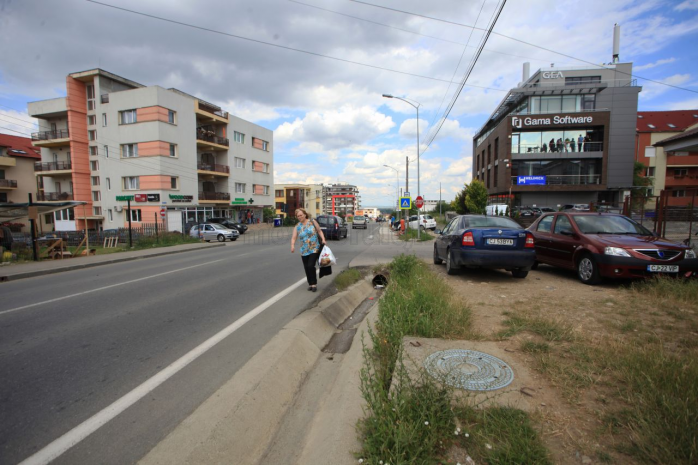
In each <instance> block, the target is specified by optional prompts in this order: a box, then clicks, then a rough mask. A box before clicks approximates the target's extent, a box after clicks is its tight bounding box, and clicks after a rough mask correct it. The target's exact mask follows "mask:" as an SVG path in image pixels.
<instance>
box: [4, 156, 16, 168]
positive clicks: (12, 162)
mask: <svg viewBox="0 0 698 465" xmlns="http://www.w3.org/2000/svg"><path fill="white" fill-rule="evenodd" d="M0 166H17V160H15V157H8V156H5V155H0Z"/></svg>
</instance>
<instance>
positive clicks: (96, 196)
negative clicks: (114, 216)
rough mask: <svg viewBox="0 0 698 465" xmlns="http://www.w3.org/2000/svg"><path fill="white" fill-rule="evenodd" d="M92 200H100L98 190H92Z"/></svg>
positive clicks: (100, 196)
mask: <svg viewBox="0 0 698 465" xmlns="http://www.w3.org/2000/svg"><path fill="white" fill-rule="evenodd" d="M92 200H94V201H95V202H99V201H100V200H102V193H101V192H100V191H92Z"/></svg>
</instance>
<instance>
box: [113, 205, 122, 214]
mask: <svg viewBox="0 0 698 465" xmlns="http://www.w3.org/2000/svg"><path fill="white" fill-rule="evenodd" d="M123 209H124V207H122V206H121V205H116V206H115V207H114V211H116V212H120V211H123Z"/></svg>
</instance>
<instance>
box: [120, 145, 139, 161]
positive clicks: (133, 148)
mask: <svg viewBox="0 0 698 465" xmlns="http://www.w3.org/2000/svg"><path fill="white" fill-rule="evenodd" d="M121 156H122V157H123V158H136V157H138V144H125V145H122V146H121Z"/></svg>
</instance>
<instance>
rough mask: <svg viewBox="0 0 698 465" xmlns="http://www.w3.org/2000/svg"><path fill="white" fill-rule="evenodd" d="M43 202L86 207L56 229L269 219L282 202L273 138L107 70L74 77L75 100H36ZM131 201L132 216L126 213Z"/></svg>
mask: <svg viewBox="0 0 698 465" xmlns="http://www.w3.org/2000/svg"><path fill="white" fill-rule="evenodd" d="M28 110H29V114H30V115H31V116H33V117H34V118H37V119H38V120H39V126H40V131H39V132H37V133H34V134H32V143H33V144H34V146H36V147H39V148H40V149H41V162H39V163H37V164H36V171H37V176H38V180H39V183H38V193H37V200H41V201H49V202H51V201H61V200H79V201H85V202H87V205H86V209H84V210H85V211H86V214H83V212H82V210H83V209H82V208H81V209H76V210H75V211H74V212H72V211H71V212H56V214H55V216H56V218H55V219H56V222H55V227H56V229H57V230H75V229H82V228H83V227H84V225H85V222H86V224H87V228H88V229H112V228H117V227H123V226H125V225H126V224H128V220H129V218H130V219H131V221H132V223H135V224H136V225H138V224H140V223H152V222H154V221H156V220H158V221H160V220H161V219H160V218H161V212H164V215H165V216H166V218H167V228H168V230H172V231H174V230H181V228H183V227H184V224H185V223H193V222H201V221H205V220H206V219H208V218H210V217H214V216H216V217H231V218H236V219H238V218H241V217H242V216H243V215H245V214H246V212H247V211H248V210H252V211H253V212H254V216H255V218H258V219H262V208H264V207H271V206H272V205H273V198H272V195H273V193H272V186H273V185H274V182H273V158H274V157H273V132H272V131H270V130H268V129H266V128H263V127H261V126H258V125H256V124H253V123H250V122H248V121H245V120H243V119H241V118H237V117H235V116H233V115H230V114H229V113H228V112H226V111H223V110H222V109H221V108H220V107H219V106H217V105H214V104H211V103H209V102H206V101H204V100H202V99H200V98H197V97H195V96H192V95H189V94H187V93H185V92H182V91H179V90H177V89H164V88H162V87H160V86H144V85H142V84H139V83H137V82H134V81H131V80H129V79H126V78H123V77H121V76H117V75H115V74H113V73H110V72H108V71H104V70H102V69H92V70H88V71H82V72H77V73H71V74H69V75H68V76H67V77H66V97H62V98H56V99H50V100H42V101H38V102H31V103H29V104H28ZM129 202H130V205H131V209H130V211H129V210H128V208H127V205H128V203H129Z"/></svg>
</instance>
